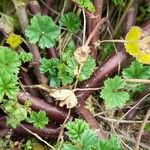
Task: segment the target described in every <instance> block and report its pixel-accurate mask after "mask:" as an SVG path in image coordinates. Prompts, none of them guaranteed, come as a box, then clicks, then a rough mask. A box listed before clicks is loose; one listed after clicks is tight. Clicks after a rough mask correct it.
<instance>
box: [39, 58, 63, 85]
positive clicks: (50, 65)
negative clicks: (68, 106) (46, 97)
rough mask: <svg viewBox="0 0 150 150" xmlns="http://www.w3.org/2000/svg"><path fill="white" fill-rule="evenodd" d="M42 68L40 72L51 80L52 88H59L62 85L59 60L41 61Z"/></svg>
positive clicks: (44, 59) (43, 59)
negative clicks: (58, 75)
mask: <svg viewBox="0 0 150 150" xmlns="http://www.w3.org/2000/svg"><path fill="white" fill-rule="evenodd" d="M40 62H41V66H40V71H41V72H42V73H44V74H46V75H47V76H48V78H49V85H50V87H57V86H59V85H60V82H61V81H60V79H58V77H57V74H58V68H57V67H58V65H59V63H60V61H59V59H57V58H52V59H46V58H42V59H41V61H40Z"/></svg>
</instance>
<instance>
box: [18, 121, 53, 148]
mask: <svg viewBox="0 0 150 150" xmlns="http://www.w3.org/2000/svg"><path fill="white" fill-rule="evenodd" d="M20 126H21V127H22V128H23V129H25V130H26V131H28V132H29V133H30V134H32V135H33V136H35V137H36V138H37V139H38V140H40V141H41V142H43V143H44V144H46V145H47V146H48V147H50V148H51V149H52V150H56V149H55V148H54V147H53V146H52V145H50V144H49V143H47V142H46V141H45V140H43V139H42V138H41V137H40V136H38V135H37V134H36V133H34V132H32V131H30V130H29V129H28V128H26V127H25V126H24V125H21V124H20Z"/></svg>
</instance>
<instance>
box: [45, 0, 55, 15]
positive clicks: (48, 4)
mask: <svg viewBox="0 0 150 150" xmlns="http://www.w3.org/2000/svg"><path fill="white" fill-rule="evenodd" d="M53 2H54V1H53V0H45V1H44V3H45V6H44V7H43V15H48V13H49V11H50V10H49V9H48V8H51V6H52V5H53ZM46 6H47V7H46Z"/></svg>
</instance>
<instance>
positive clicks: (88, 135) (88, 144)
mask: <svg viewBox="0 0 150 150" xmlns="http://www.w3.org/2000/svg"><path fill="white" fill-rule="evenodd" d="M97 141H98V140H97V137H96V134H95V133H94V132H93V131H92V130H91V129H87V130H85V131H84V132H83V134H82V137H81V143H82V149H83V150H91V149H92V148H94V147H95V143H97Z"/></svg>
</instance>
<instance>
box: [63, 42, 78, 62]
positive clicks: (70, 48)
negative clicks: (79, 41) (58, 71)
mask: <svg viewBox="0 0 150 150" xmlns="http://www.w3.org/2000/svg"><path fill="white" fill-rule="evenodd" d="M75 49H76V46H75V44H74V41H73V40H70V42H69V43H68V45H67V47H66V48H65V50H64V52H63V53H62V60H63V61H64V62H66V61H67V60H68V58H70V57H72V56H73V52H74V51H75Z"/></svg>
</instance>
